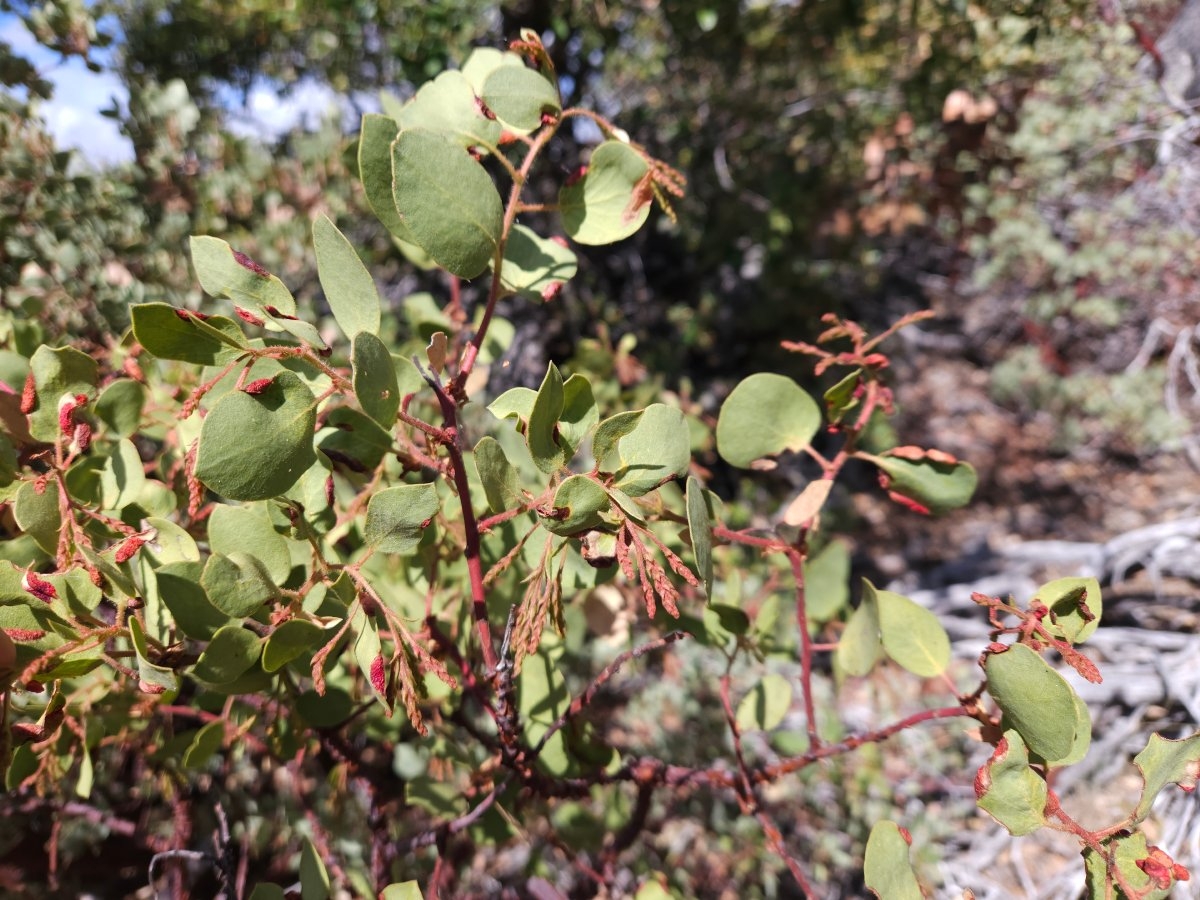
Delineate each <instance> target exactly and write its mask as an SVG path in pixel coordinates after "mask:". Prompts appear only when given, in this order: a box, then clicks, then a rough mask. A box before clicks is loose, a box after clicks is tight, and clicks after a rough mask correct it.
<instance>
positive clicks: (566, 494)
mask: <svg viewBox="0 0 1200 900" xmlns="http://www.w3.org/2000/svg"><path fill="white" fill-rule="evenodd" d="M611 505H612V499H611V498H610V497H609V496H608V492H607V491H605V490H604V488H602V487H601V486H600V485H599V484H597V483H596V482H595V481H593V480H592V479H591V478H588V477H587V476H586V475H572V476H571V477H570V478H568V479H566V480H565V481H564V482H563V483H562V484H560V485H559V486H558V490H557V491H555V493H554V511H555V515H556V518H547V519H542V527H543V528H545V529H546V530H547V531H549V532H551V533H552V534H563V535H567V534H576V533H577V532H580V531H584V530H586V529H588V528H595V527H596V526H597V525H599V524H600V521H601V519H600V514H601V513H602V512H604V511H605V510H607V509H608V508H609V507H610V506H611ZM558 516H561V518H558Z"/></svg>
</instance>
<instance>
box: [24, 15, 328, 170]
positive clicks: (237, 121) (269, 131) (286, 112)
mask: <svg viewBox="0 0 1200 900" xmlns="http://www.w3.org/2000/svg"><path fill="white" fill-rule="evenodd" d="M0 41H3V42H4V43H7V44H9V45H10V46H11V47H12V48H13V51H14V52H15V53H17V54H19V55H21V56H24V57H26V58H27V59H29V60H30V61H31V62H32V63H33V64H34V65H35V66H37V67H38V69H39V71H40V73H41V75H42V76H43V77H44V78H46V79H47V80H48V81H51V82H53V83H54V86H55V87H54V96H53V98H51V99H50V100H48V101H43V102H42V103H41V104H40V105H39V106H38V114H39V115H40V116H41V118H42V119H44V120H45V122H46V127H47V129H48V130H49V131H50V133H51V134H52V135H54V138H55V141H56V143H57V144H58V146H59V147H61V148H64V149H66V148H70V149H74V150H78V151H79V153H80V155H81V156H82V157H83V159H84V160H86V161H87V162H88V163H90V164H92V165H94V166H105V165H111V164H114V163H121V162H126V161H128V160H130V159H132V158H133V149H132V147H131V146H130V144H129V141H127V140H126V139H125V138H124V137H123V136H122V135H121V133H120V130H119V129H118V128H117V124H116V122H114V121H113V120H112V119H108V118H105V117H104V116H102V115H100V110H102V109H106V108H108V107H111V106H112V102H113V100H114V99H115V100H116V101H117V103H118V105H120V106H122V107H123V106H124V105H125V104H126V103H127V102H128V100H129V94H128V92H127V91H126V90H125V88H124V86H123V85H122V84H121V82H120V81H119V80H118V79H117V78H116V77H114V76H113V75H111V74H109V73H107V72H99V73H97V72H91V71H89V70H88V68H87V66H85V65H84V64H83V61H82V60H80V59H78V58H76V57H72V58H71V59H68V60H65V61H64V60H61V59H59V57H58V54H56V53H53V52H51V51H49V50H47V49H46V48H45V47H43V46H42V45H41V44H39V43H38V42H37V41H36V40H35V39H34V37H33V35H31V34H30V33H29V31H28V30H26V28H25V26H24V24H23V23H22V22H21V20H20V19H19V18H17V17H16V16H13V15H11V14H10V15H0ZM100 59H103V57H102V56H101V57H100ZM337 103H338V98H337V96H336V95H335V94H334V92H333V91H332V90H331V89H330V88H328V87H327V86H324V85H320V84H317V83H315V82H307V83H304V82H302V83H300V84H298V85H296V86H295V87H294V88H293V89H292V92H291V94H290V95H289V96H288V97H286V98H280V97H279V96H278V94H277V93H276V91H275V90H274V88H273V87H271V86H270V85H269V84H265V83H264V84H257V85H255V86H254V87H253V88H252V89H251V91H250V94H249V97H248V100H247V104H246V108H245V110H242V109H240V108H239V109H232V107H233V105H234V104H233V103H232V101H231V103H230V107H231V114H230V117H229V122H228V125H229V129H230V130H231V131H233V132H234V133H240V134H244V135H248V136H249V135H264V136H267V137H271V138H274V137H277V136H279V135H281V134H283V133H284V132H286V131H288V130H290V129H291V128H293V127H294V126H296V125H297V124H303V125H306V126H315V125H316V124H318V122H319V120H320V119H321V118H322V117H323V116H324V114H325V112H326V111H327V110H328V109H329V108H330V106H331V105H334V104H337ZM237 105H238V106H240V97H239V98H238V103H237Z"/></svg>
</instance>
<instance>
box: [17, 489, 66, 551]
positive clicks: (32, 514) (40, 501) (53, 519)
mask: <svg viewBox="0 0 1200 900" xmlns="http://www.w3.org/2000/svg"><path fill="white" fill-rule="evenodd" d="M13 518H15V519H16V520H17V527H18V528H20V529H21V530H22V531H24V532H28V533H29V534H32V535H34V536H35V537H40V536H45V537H48V538H57V536H58V529H59V527H60V526H61V525H62V518H61V513H60V511H59V506H58V482H57V481H47V482H45V483H43V484H42V490H41V491H40V492H39V491H38V489H37V486H36V485H35V484H34V482H32V481H26V482H22V484H21V486H20V487H19V488H17V496H16V499H15V501H14V502H13Z"/></svg>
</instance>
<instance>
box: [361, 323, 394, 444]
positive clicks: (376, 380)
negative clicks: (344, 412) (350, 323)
mask: <svg viewBox="0 0 1200 900" xmlns="http://www.w3.org/2000/svg"><path fill="white" fill-rule="evenodd" d="M350 363H351V365H352V366H353V370H354V395H355V396H356V397H357V398H358V405H359V406H361V407H362V408H363V412H365V413H366V414H367V415H368V416H370V417H371V418H372V419H374V420H375V421H376V422H378V423H379V424H380V425H382V426H383V427H384V428H387V429H391V428H392V426H393V425H395V424H396V413H397V412H399V410H400V400H401V397H400V385H399V381H398V379H397V378H396V364H395V362H394V361H393V360H392V355H391V353H389V352H388V349H387V347H386V346H385V345H384V343H383V341H381V340H380V339H379V338H377V337H376V336H375V335H374V334H371V333H370V332H368V331H360V332H359V333H358V334H356V335H355V336H354V340H353V341H352V343H351V349H350Z"/></svg>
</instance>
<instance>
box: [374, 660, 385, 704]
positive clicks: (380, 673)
mask: <svg viewBox="0 0 1200 900" xmlns="http://www.w3.org/2000/svg"><path fill="white" fill-rule="evenodd" d="M371 687H373V688H375V691H376V693H378V694H380V695H382V694H384V693H385V692H386V690H387V670H386V668H385V667H384V662H383V654H377V655H376V656H375V659H373V660H372V661H371Z"/></svg>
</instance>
